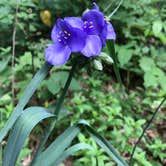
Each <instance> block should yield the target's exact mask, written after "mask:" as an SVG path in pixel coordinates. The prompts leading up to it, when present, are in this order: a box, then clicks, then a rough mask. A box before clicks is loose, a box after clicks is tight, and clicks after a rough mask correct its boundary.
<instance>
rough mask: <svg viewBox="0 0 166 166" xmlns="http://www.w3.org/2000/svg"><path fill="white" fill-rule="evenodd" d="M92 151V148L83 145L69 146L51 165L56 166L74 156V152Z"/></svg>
mask: <svg viewBox="0 0 166 166" xmlns="http://www.w3.org/2000/svg"><path fill="white" fill-rule="evenodd" d="M85 149H88V150H92V151H93V148H92V147H91V146H90V145H88V144H85V143H79V144H76V145H73V146H71V147H70V148H68V149H67V150H65V151H64V152H63V153H62V155H61V156H60V157H59V158H58V160H56V162H55V163H54V164H53V165H54V166H58V165H59V164H60V163H61V162H62V161H63V160H65V159H66V158H67V157H69V156H71V155H73V154H75V153H76V152H78V151H80V150H85Z"/></svg>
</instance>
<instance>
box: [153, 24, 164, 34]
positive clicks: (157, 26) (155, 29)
mask: <svg viewBox="0 0 166 166" xmlns="http://www.w3.org/2000/svg"><path fill="white" fill-rule="evenodd" d="M152 30H153V33H154V35H155V36H158V34H160V32H161V30H162V22H161V21H155V22H153V26H152Z"/></svg>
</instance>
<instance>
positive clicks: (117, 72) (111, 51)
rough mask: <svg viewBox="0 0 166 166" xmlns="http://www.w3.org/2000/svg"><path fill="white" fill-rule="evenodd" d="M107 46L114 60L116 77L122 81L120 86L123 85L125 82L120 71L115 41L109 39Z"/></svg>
mask: <svg viewBox="0 0 166 166" xmlns="http://www.w3.org/2000/svg"><path fill="white" fill-rule="evenodd" d="M107 47H108V51H109V53H110V55H111V57H112V59H113V61H114V63H113V68H114V72H115V75H116V78H117V80H118V82H119V83H120V86H121V87H122V85H123V84H122V79H121V76H120V72H119V65H118V58H117V55H116V53H115V47H114V41H112V40H108V42H107Z"/></svg>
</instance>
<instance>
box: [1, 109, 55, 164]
mask: <svg viewBox="0 0 166 166" xmlns="http://www.w3.org/2000/svg"><path fill="white" fill-rule="evenodd" d="M52 116H53V114H50V113H49V112H47V110H46V109H45V108H42V107H30V108H27V109H26V110H25V111H24V112H23V113H22V114H21V115H20V117H19V118H18V119H17V121H16V123H15V124H14V126H13V128H12V130H11V132H10V134H9V138H8V141H7V145H6V147H5V152H4V161H3V166H14V165H15V163H16V161H17V158H18V155H19V153H20V151H21V148H22V146H23V144H24V142H25V141H26V139H27V138H28V136H29V134H30V132H31V130H32V129H33V128H34V127H35V126H36V124H38V123H39V122H40V121H41V120H43V119H45V118H48V117H52Z"/></svg>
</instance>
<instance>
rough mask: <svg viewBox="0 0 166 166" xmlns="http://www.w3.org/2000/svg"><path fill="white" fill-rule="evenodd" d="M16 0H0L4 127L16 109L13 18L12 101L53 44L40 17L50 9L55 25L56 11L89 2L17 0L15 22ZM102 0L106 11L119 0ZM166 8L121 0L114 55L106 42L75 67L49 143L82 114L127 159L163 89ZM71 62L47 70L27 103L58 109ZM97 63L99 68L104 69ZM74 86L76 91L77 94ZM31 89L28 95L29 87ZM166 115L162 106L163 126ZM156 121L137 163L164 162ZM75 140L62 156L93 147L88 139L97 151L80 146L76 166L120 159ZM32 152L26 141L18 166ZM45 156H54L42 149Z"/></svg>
mask: <svg viewBox="0 0 166 166" xmlns="http://www.w3.org/2000/svg"><path fill="white" fill-rule="evenodd" d="M16 2H17V1H15V0H10V1H8V0H1V1H0V26H1V29H0V34H1V35H0V45H1V47H0V120H1V123H0V129H2V128H3V127H4V126H5V123H6V121H7V120H8V119H9V115H10V113H11V112H12V111H13V109H14V108H13V106H12V97H11V96H12V94H11V77H12V74H11V73H12V72H11V54H12V49H11V45H12V34H13V26H14V24H15V25H16V50H15V68H14V75H15V96H16V99H15V100H16V101H18V100H19V99H20V97H21V96H22V95H23V92H24V90H25V87H26V86H27V84H28V83H29V82H30V80H31V78H32V77H33V75H34V73H36V71H37V70H38V69H39V68H41V66H42V64H43V63H44V56H43V51H44V48H45V47H46V45H47V44H49V43H50V40H49V39H50V31H51V27H49V26H47V24H45V22H44V21H43V20H42V18H41V12H42V11H48V12H49V13H50V15H51V18H50V20H49V21H50V22H51V24H52V25H53V24H54V22H55V20H56V19H57V18H59V17H64V16H70V15H74V16H80V15H81V13H82V12H83V11H84V10H85V9H86V8H87V7H89V8H91V1H80V0H70V1H69V0H53V1H50V0H28V1H27V0H20V1H19V10H18V14H17V22H15V20H14V19H15V18H14V17H15V8H16ZM97 3H98V4H99V6H100V7H101V9H104V11H105V14H106V15H107V16H109V15H110V14H111V13H112V11H113V10H114V9H115V7H116V5H117V4H118V3H119V2H118V1H114V0H109V1H108V0H98V1H97ZM165 10H166V4H165V3H164V1H160V0H141V1H134V3H133V1H132V0H125V1H123V3H122V5H121V7H120V8H119V10H118V12H116V14H115V15H113V16H112V17H111V22H112V24H113V25H114V27H115V31H116V33H117V40H116V47H115V51H116V52H115V53H114V54H110V52H109V51H110V50H109V49H108V48H105V49H103V50H102V53H101V55H100V56H99V57H96V58H95V59H93V62H92V63H91V65H87V66H86V68H85V69H84V70H77V71H76V75H75V77H74V79H73V80H72V83H71V86H70V89H69V93H68V94H67V98H66V100H65V113H64V116H63V115H62V116H61V118H59V119H58V121H57V123H56V125H57V128H56V129H55V130H54V133H53V135H51V137H50V139H49V140H48V144H51V143H52V140H55V137H56V136H57V135H59V133H60V132H62V131H64V130H65V128H66V127H67V126H69V125H73V124H75V123H77V122H78V119H86V120H87V121H88V122H89V124H91V125H92V126H94V128H95V130H96V131H98V132H99V133H101V134H102V135H103V136H105V137H106V138H107V139H108V140H109V142H111V143H112V145H114V146H115V147H116V148H117V149H118V151H119V152H120V154H122V155H123V157H124V158H125V159H126V160H128V159H129V156H130V154H131V151H132V148H133V146H134V143H135V142H136V140H137V138H138V137H139V136H140V134H141V132H142V129H143V127H144V125H145V122H146V120H147V119H149V118H150V117H151V115H152V111H153V109H154V108H155V107H156V105H158V102H159V101H160V98H161V97H162V96H163V95H164V94H165V93H166V84H165V82H166V73H165V72H166V70H165V69H166V55H165V44H166V37H165V33H166V22H165V17H166V13H165ZM110 48H111V47H110ZM112 48H113V47H112ZM110 55H111V57H110ZM113 61H114V63H113ZM115 61H116V62H115ZM68 65H70V63H68V64H67V65H65V66H62V67H61V68H58V67H56V68H54V69H53V70H52V71H51V72H48V78H46V80H45V81H43V83H42V86H41V87H40V88H38V91H37V92H36V93H35V94H34V95H33V98H32V99H31V100H30V102H29V103H28V105H43V106H45V107H50V105H51V107H50V108H51V110H55V105H54V104H52V103H54V102H55V100H56V99H57V98H58V94H59V93H61V91H62V90H63V87H64V84H65V82H66V79H67V77H68V74H69V73H68V71H69V69H70V67H69V66H68ZM119 67H120V70H119V69H118V68H119ZM94 68H97V69H98V70H102V73H101V71H96V70H95V69H94ZM118 70H119V71H118ZM114 72H115V73H114ZM118 73H120V75H121V79H122V82H123V85H124V86H125V90H124V92H123V94H122V91H121V89H120V88H119V84H118V82H117V81H116V78H115V76H116V77H117V78H118V77H119V76H118V75H119V74H118ZM44 77H45V75H44ZM42 79H43V76H42V78H41V80H42ZM118 79H119V78H118ZM39 82H40V80H39ZM119 82H121V81H119ZM37 86H38V85H37ZM33 88H34V89H33V90H32V91H33V92H34V90H35V89H36V88H37V87H35V86H33ZM32 91H31V92H32ZM75 91H77V92H76V93H73V92H75ZM27 93H30V89H29V88H27ZM31 95H32V93H31V94H30V95H29V97H28V98H27V99H26V101H25V102H23V103H24V104H23V105H24V106H25V105H26V104H27V101H28V100H29V98H30V97H31ZM24 99H25V98H24ZM24 106H23V107H24ZM23 107H21V108H22V109H23ZM22 109H20V110H21V111H22ZM66 110H67V111H66ZM66 112H67V113H66ZM164 117H165V113H164V111H163V110H162V109H161V111H160V112H159V114H158V119H159V120H160V123H161V124H160V125H161V126H162V125H164V124H165V123H164V122H163V121H164V120H163V119H164ZM15 120H16V119H14V121H13V123H14V122H15ZM162 120H163V121H162ZM47 123H48V122H46V124H45V123H43V124H42V125H41V126H38V127H37V128H36V130H34V133H32V134H35V132H37V130H39V131H41V130H43V129H45V128H46V126H47V125H48V124H47ZM157 123H158V121H157V120H156V121H154V125H153V127H152V128H150V129H149V130H151V131H152V132H153V133H155V134H153V137H152V136H150V135H149V134H148V132H147V133H146V137H144V139H143V141H142V142H141V145H140V147H139V148H137V150H136V152H135V155H134V160H135V164H134V166H152V165H155V166H162V165H164V164H165V148H166V146H165V143H164V141H165V140H164V138H165V137H164V134H161V133H162V132H163V131H164V129H162V130H163V131H159V130H160V129H158V127H157ZM10 127H11V125H8V127H7V129H9V128H10ZM58 127H59V128H58ZM57 129H58V130H57ZM4 131H5V132H4V133H3V134H2V135H1V140H2V138H3V137H4V136H5V135H6V133H7V130H4ZM5 140H6V139H5ZM163 140H164V141H163ZM29 141H30V142H31V141H32V140H29ZM80 142H81V144H80ZM74 143H77V146H74V145H72V146H70V147H69V148H68V149H65V151H63V152H64V156H62V155H61V156H60V158H61V159H64V158H66V157H67V156H68V155H70V154H73V153H74V152H76V151H77V150H82V149H83V148H81V147H85V149H86V148H87V149H88V147H87V144H89V145H90V146H91V147H93V150H91V151H88V150H83V151H79V152H76V154H74V157H73V158H72V162H73V165H75V166H81V165H87V166H88V165H92V166H93V165H94V166H95V165H97V164H98V165H99V166H112V165H115V163H114V161H113V160H112V159H111V158H110V157H108V156H107V155H106V154H105V152H104V151H103V150H102V149H100V148H99V147H98V146H97V143H96V142H95V141H94V140H93V139H92V138H89V137H87V135H86V134H84V135H83V134H79V136H78V139H75V140H74ZM82 143H87V144H86V145H85V144H84V145H83V144H82ZM89 149H90V148H89ZM30 151H32V149H29V145H28V144H25V145H24V148H23V150H22V154H21V155H20V157H19V159H18V162H17V164H18V165H20V161H21V160H22V159H23V158H24V157H25V156H26V155H27V154H29V153H30ZM32 153H33V152H32ZM45 155H49V154H47V153H45ZM0 161H1V160H0ZM60 162H61V160H60ZM89 163H90V164H89Z"/></svg>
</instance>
